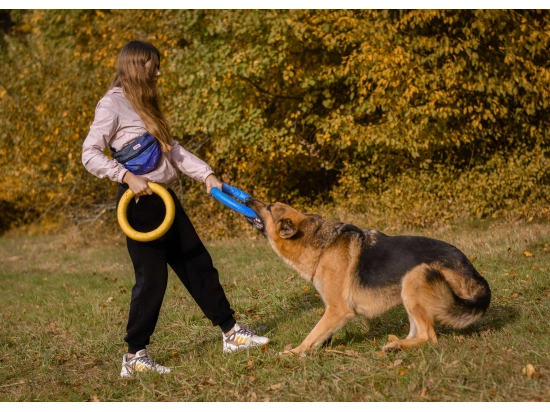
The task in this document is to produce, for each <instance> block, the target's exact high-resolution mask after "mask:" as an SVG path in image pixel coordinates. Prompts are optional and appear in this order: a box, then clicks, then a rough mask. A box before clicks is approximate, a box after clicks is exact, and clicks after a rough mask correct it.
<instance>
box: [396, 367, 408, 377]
mask: <svg viewBox="0 0 550 412" xmlns="http://www.w3.org/2000/svg"><path fill="white" fill-rule="evenodd" d="M408 370H409V368H399V369H397V374H398V375H399V376H403V375H405V374H406V373H407V371H408Z"/></svg>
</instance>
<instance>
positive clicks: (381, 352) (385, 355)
mask: <svg viewBox="0 0 550 412" xmlns="http://www.w3.org/2000/svg"><path fill="white" fill-rule="evenodd" d="M374 354H375V355H376V356H378V357H380V358H387V357H388V354H387V353H386V352H384V351H383V350H381V351H379V352H374Z"/></svg>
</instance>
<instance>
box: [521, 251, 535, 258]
mask: <svg viewBox="0 0 550 412" xmlns="http://www.w3.org/2000/svg"><path fill="white" fill-rule="evenodd" d="M523 256H525V257H533V254H532V253H531V252H523Z"/></svg>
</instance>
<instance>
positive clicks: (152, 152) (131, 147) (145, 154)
mask: <svg viewBox="0 0 550 412" xmlns="http://www.w3.org/2000/svg"><path fill="white" fill-rule="evenodd" d="M111 155H112V156H113V159H115V160H116V161H117V162H119V163H120V164H121V165H123V166H124V167H125V168H126V169H128V170H129V171H130V172H132V173H133V174H135V175H143V174H145V173H149V172H150V171H152V170H154V169H155V168H156V167H157V166H158V164H159V162H160V158H161V157H162V150H161V149H160V145H159V142H158V141H157V139H155V138H154V137H153V135H151V134H150V133H149V132H147V133H145V134H144V135H142V136H139V137H138V138H137V139H134V140H132V141H131V142H130V143H129V144H127V145H126V146H124V147H123V148H122V149H121V150H119V151H118V152H115V151H114V150H113V148H112V147H111Z"/></svg>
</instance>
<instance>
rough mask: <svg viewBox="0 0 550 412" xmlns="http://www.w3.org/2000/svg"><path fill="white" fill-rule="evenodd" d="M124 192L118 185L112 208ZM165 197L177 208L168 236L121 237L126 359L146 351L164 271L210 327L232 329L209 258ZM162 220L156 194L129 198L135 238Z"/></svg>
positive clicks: (161, 206)
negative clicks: (126, 274)
mask: <svg viewBox="0 0 550 412" xmlns="http://www.w3.org/2000/svg"><path fill="white" fill-rule="evenodd" d="M127 189H128V185H126V184H121V185H119V187H118V194H117V206H118V202H119V201H120V198H121V196H122V195H123V194H124V192H126V190H127ZM168 191H169V192H170V195H171V196H172V198H173V199H174V204H175V205H176V215H175V218H174V223H173V224H172V226H171V227H170V229H169V230H168V232H167V233H166V234H165V235H163V236H162V237H160V238H159V239H157V240H153V241H151V242H138V241H136V240H132V239H130V238H128V237H126V245H127V247H128V253H129V254H130V258H131V259H132V263H133V265H134V272H135V276H136V284H135V285H134V287H133V288H132V300H131V303H130V313H129V315H128V325H127V328H126V332H127V335H126V337H125V338H124V340H125V341H126V342H127V343H128V352H130V353H136V352H137V351H138V350H141V349H145V347H146V345H148V344H149V341H150V337H151V335H152V334H153V331H154V330H155V326H156V324H157V320H158V317H159V312H160V307H161V305H162V300H163V298H164V294H165V292H166V286H167V283H168V267H167V265H170V267H171V268H172V269H173V270H174V272H176V275H177V276H178V277H179V279H180V280H181V281H182V283H183V284H184V285H185V287H186V288H187V290H188V291H189V293H190V294H191V296H192V297H193V299H194V300H195V302H197V304H198V305H199V307H200V309H201V310H202V311H203V313H204V314H205V315H206V317H207V318H208V319H209V320H210V321H211V322H212V325H214V326H220V327H221V329H222V331H223V332H228V331H230V330H231V328H233V326H234V325H235V320H234V318H233V313H235V312H234V310H233V309H231V307H230V305H229V302H228V300H227V298H226V296H225V292H224V290H223V287H222V286H221V284H220V280H219V276H218V271H217V270H216V269H215V268H214V266H213V264H212V258H211V257H210V254H209V253H208V251H207V250H206V248H205V247H204V245H203V243H202V241H201V240H200V238H199V236H198V235H197V232H196V231H195V228H194V227H193V224H192V223H191V221H190V220H189V218H188V217H187V215H186V213H185V211H184V210H183V207H182V206H181V203H180V201H179V199H178V198H177V197H176V195H175V193H174V192H173V191H172V190H171V189H169V190H168ZM165 214H166V208H165V206H164V202H163V201H162V199H161V198H160V197H159V196H158V195H156V194H152V195H148V196H141V197H140V198H139V201H138V202H137V203H136V202H135V198H134V199H132V200H131V201H130V204H129V205H128V214H127V216H128V223H130V225H131V226H132V227H133V228H134V229H136V230H138V231H140V232H150V231H151V230H154V229H156V228H157V227H158V226H159V225H160V224H161V223H162V221H163V220H164V217H165Z"/></svg>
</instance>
